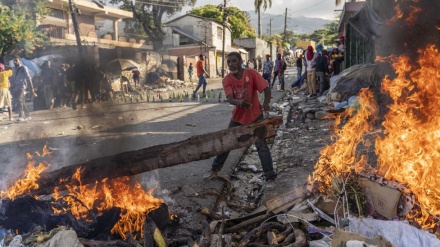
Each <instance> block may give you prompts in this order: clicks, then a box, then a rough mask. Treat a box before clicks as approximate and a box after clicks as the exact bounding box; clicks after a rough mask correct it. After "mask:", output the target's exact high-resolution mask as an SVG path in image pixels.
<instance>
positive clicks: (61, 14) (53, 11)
mask: <svg viewBox="0 0 440 247" xmlns="http://www.w3.org/2000/svg"><path fill="white" fill-rule="evenodd" d="M49 16H51V17H55V18H59V19H64V12H63V11H62V10H59V9H51V10H50V12H49Z"/></svg>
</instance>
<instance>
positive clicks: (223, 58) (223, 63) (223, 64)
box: [222, 0, 228, 78]
mask: <svg viewBox="0 0 440 247" xmlns="http://www.w3.org/2000/svg"><path fill="white" fill-rule="evenodd" d="M227 22H228V11H227V10H226V0H223V36H222V38H223V40H222V41H223V44H222V78H225V43H226V38H225V36H226V25H227Z"/></svg>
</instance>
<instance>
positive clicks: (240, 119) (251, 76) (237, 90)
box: [203, 52, 277, 188]
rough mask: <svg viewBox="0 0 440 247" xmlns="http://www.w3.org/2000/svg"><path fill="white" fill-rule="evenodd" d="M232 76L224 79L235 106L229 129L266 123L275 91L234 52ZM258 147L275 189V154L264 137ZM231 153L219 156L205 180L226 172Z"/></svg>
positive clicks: (268, 181)
mask: <svg viewBox="0 0 440 247" xmlns="http://www.w3.org/2000/svg"><path fill="white" fill-rule="evenodd" d="M226 59H227V60H226V63H227V65H228V68H229V71H230V73H229V74H228V75H227V76H225V78H223V81H222V84H223V89H224V91H225V95H226V99H227V100H228V102H229V104H231V105H234V110H233V111H232V119H231V121H230V123H229V126H228V128H233V127H236V126H240V125H245V124H250V123H253V122H256V121H260V120H263V111H266V112H267V111H269V109H270V108H269V102H270V98H271V91H270V88H269V86H268V85H267V83H266V81H265V80H264V78H263V77H262V76H261V75H260V74H259V73H258V71H256V70H253V69H243V68H241V64H242V62H243V59H242V58H241V55H240V53H238V52H231V53H229V54H228V56H227V58H226ZM258 92H260V93H261V92H264V102H263V105H261V104H260V101H259V99H258ZM255 146H256V147H257V151H258V156H259V157H260V161H261V166H262V167H263V171H264V176H265V179H266V186H267V188H269V187H274V185H275V179H276V177H277V174H276V173H275V171H274V169H273V163H272V155H271V153H270V149H269V147H268V146H267V143H266V140H265V139H264V138H262V139H259V140H258V141H257V142H256V143H255ZM228 155H229V152H226V153H223V154H220V155H218V156H217V157H216V158H215V159H214V162H213V164H212V167H211V170H209V171H208V172H206V173H205V174H204V175H203V178H204V179H211V178H214V177H216V176H217V174H218V172H219V171H220V170H221V169H222V167H223V165H224V163H225V162H226V159H227V158H228Z"/></svg>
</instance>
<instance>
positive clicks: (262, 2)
mask: <svg viewBox="0 0 440 247" xmlns="http://www.w3.org/2000/svg"><path fill="white" fill-rule="evenodd" d="M254 5H255V13H257V14H258V38H261V17H260V13H261V7H263V10H266V9H267V7H268V6H269V8H270V7H272V0H255V2H254Z"/></svg>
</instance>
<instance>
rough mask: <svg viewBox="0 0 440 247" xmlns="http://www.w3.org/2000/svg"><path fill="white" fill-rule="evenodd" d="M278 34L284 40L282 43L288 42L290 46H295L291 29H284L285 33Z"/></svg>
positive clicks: (294, 37) (294, 38)
mask: <svg viewBox="0 0 440 247" xmlns="http://www.w3.org/2000/svg"><path fill="white" fill-rule="evenodd" d="M280 35H281V39H282V40H283V41H284V43H287V44H290V45H291V46H295V44H296V36H295V33H294V32H293V31H292V30H286V32H285V33H281V34H280ZM283 46H284V45H283ZM284 47H285V46H284Z"/></svg>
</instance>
